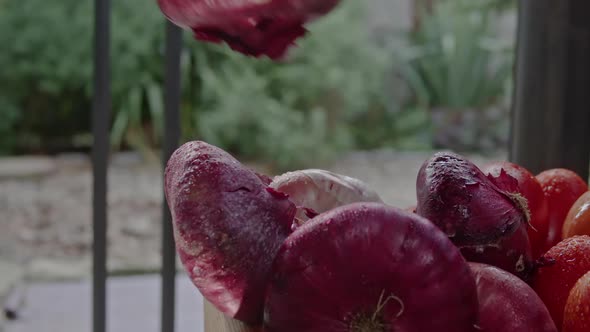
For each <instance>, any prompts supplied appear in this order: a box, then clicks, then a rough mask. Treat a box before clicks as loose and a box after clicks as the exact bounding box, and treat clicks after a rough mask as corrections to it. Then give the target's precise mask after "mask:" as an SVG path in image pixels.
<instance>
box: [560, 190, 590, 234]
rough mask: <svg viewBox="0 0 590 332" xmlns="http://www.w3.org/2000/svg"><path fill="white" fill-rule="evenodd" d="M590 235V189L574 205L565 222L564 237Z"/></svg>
mask: <svg viewBox="0 0 590 332" xmlns="http://www.w3.org/2000/svg"><path fill="white" fill-rule="evenodd" d="M574 235H590V191H587V192H586V193H584V195H582V196H580V198H578V200H577V201H576V202H575V203H574V205H572V208H571V209H570V211H569V213H568V214H567V217H566V218H565V222H564V223H563V230H562V235H561V236H562V237H563V238H564V239H566V238H568V237H572V236H574Z"/></svg>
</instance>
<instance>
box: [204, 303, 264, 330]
mask: <svg viewBox="0 0 590 332" xmlns="http://www.w3.org/2000/svg"><path fill="white" fill-rule="evenodd" d="M205 332H262V329H260V328H252V327H248V326H247V325H245V324H244V323H241V322H239V321H236V320H234V319H230V318H227V317H225V316H224V315H223V314H222V313H220V312H219V311H218V310H217V309H215V307H213V305H211V304H210V303H209V302H208V301H206V300H205Z"/></svg>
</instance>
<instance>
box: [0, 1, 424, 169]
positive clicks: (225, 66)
mask: <svg viewBox="0 0 590 332" xmlns="http://www.w3.org/2000/svg"><path fill="white" fill-rule="evenodd" d="M2 6H3V8H2V10H1V11H0V42H1V43H2V44H3V45H5V46H6V47H5V49H4V50H3V52H1V53H0V65H2V66H3V68H5V70H4V71H2V72H1V73H0V88H1V89H0V97H1V98H0V100H1V101H2V103H1V104H0V105H2V109H1V110H0V112H2V113H1V114H2V116H3V117H9V116H10V119H11V120H12V121H8V120H7V121H3V123H4V124H6V125H5V126H4V127H6V128H7V129H5V128H4V127H1V128H0V135H2V136H1V137H2V138H4V137H13V138H14V137H16V139H15V140H13V143H15V142H16V141H18V142H20V143H21V144H22V143H23V142H25V143H24V144H25V145H27V148H29V149H30V148H31V146H33V147H37V146H38V147H39V148H47V145H48V144H57V145H59V147H61V145H60V144H62V143H63V144H67V143H64V142H68V143H71V141H72V137H77V136H80V135H82V137H84V136H83V135H84V134H86V133H88V131H89V125H90V117H89V115H90V109H91V99H90V98H91V88H92V85H91V84H92V37H93V33H92V32H93V30H92V29H93V25H92V17H93V15H92V7H91V4H90V3H89V2H79V1H74V0H64V1H61V2H60V3H59V4H55V3H50V2H46V1H42V0H28V1H26V2H20V1H18V0H4V2H2ZM113 6H114V8H113V16H112V50H111V54H112V65H113V70H112V84H113V86H112V95H113V127H112V131H111V140H112V143H113V146H115V147H125V146H131V147H133V148H137V149H141V150H142V151H150V148H151V147H155V146H158V144H159V142H160V139H161V135H162V118H163V112H164V109H163V108H164V107H163V96H162V85H163V51H164V43H163V42H164V40H163V31H164V19H163V17H162V15H161V13H160V12H159V10H158V8H157V6H155V5H152V6H146V5H145V4H144V3H143V2H142V1H140V0H129V1H118V2H114V3H113ZM363 10H364V5H362V4H361V3H359V2H356V1H346V2H345V3H343V5H342V6H340V8H338V9H337V10H336V11H335V12H334V13H332V14H331V15H329V16H328V17H326V18H324V19H322V20H319V21H318V22H317V23H314V24H312V25H311V26H310V27H309V28H310V33H309V35H308V38H306V39H304V40H300V41H299V43H300V47H298V48H294V49H293V50H292V54H291V56H290V57H289V59H288V60H287V61H285V62H283V63H273V62H271V61H269V60H264V59H251V58H247V57H244V56H242V55H240V54H236V53H234V52H231V51H229V50H228V48H227V47H224V46H221V45H212V44H205V43H200V42H196V41H194V40H193V39H192V37H191V36H190V35H189V34H188V33H187V34H186V42H185V48H184V50H183V57H182V73H183V78H182V79H183V99H182V110H181V111H182V136H183V139H184V140H189V139H195V138H200V139H204V140H207V141H209V142H212V143H214V144H218V145H219V146H221V147H223V148H225V149H227V150H229V151H231V152H234V153H236V154H239V155H240V156H242V157H244V158H252V159H262V160H265V161H270V162H272V163H274V164H275V166H277V167H280V168H293V167H296V166H298V165H302V164H304V163H305V162H306V161H311V160H313V161H318V160H320V159H323V158H329V157H331V156H332V155H333V154H335V153H338V152H340V151H343V150H346V149H351V148H357V147H360V148H371V147H377V146H383V145H396V144H403V139H404V138H407V137H408V134H409V133H410V134H411V132H412V130H408V128H409V127H411V126H408V125H404V122H407V123H408V124H411V125H413V126H415V127H416V131H415V132H419V131H420V130H421V129H422V128H420V126H421V125H423V124H424V122H425V120H426V118H425V117H424V116H422V115H420V114H419V115H418V116H416V115H415V112H405V113H404V112H398V110H397V109H393V108H392V107H391V105H394V104H396V103H395V101H391V100H387V97H386V95H387V94H386V89H385V87H384V86H385V85H384V80H385V78H386V76H387V73H389V72H391V63H392V62H393V61H392V57H391V51H390V50H387V49H385V48H382V47H379V46H377V45H376V44H375V43H374V42H373V41H372V40H371V36H370V31H369V30H368V28H367V24H366V20H365V17H364V15H363ZM343 32H346V33H343ZM15 36H18V37H17V38H15ZM15 115H19V116H20V121H17V120H18V118H17V117H16V116H15ZM400 128H403V129H404V130H399V129H400ZM9 129H10V130H12V132H10V131H9ZM68 140H69V141H68ZM3 141H4V142H9V141H8V140H7V139H3ZM55 142H57V143H55ZM84 142H86V141H84ZM7 147H8V146H7Z"/></svg>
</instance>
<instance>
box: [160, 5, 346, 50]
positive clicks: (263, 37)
mask: <svg viewBox="0 0 590 332" xmlns="http://www.w3.org/2000/svg"><path fill="white" fill-rule="evenodd" d="M339 2H340V0H158V4H159V6H160V9H161V10H162V12H163V13H164V14H165V15H166V16H167V17H168V18H169V19H170V20H171V21H172V22H174V23H175V24H177V25H179V26H181V27H183V28H186V29H191V30H192V31H193V32H194V35H195V38H196V39H199V40H203V41H209V42H225V43H227V44H228V45H229V46H230V47H231V48H232V49H234V50H236V51H238V52H241V53H244V54H246V55H250V56H254V57H260V56H263V55H266V56H268V57H269V58H271V59H279V58H281V57H283V56H284V55H285V53H286V51H287V49H288V48H289V47H290V46H291V45H293V44H294V41H295V40H296V39H297V38H299V37H301V36H303V35H304V34H305V33H306V30H305V28H304V25H305V24H306V23H307V22H309V21H311V20H313V19H315V18H317V17H319V16H322V15H325V14H327V13H328V12H330V11H331V10H332V9H333V8H334V7H335V6H336V5H337V4H338V3H339Z"/></svg>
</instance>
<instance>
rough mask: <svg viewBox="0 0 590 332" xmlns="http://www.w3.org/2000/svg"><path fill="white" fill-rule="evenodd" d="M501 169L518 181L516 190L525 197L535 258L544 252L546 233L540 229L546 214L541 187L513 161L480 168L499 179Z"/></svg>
mask: <svg viewBox="0 0 590 332" xmlns="http://www.w3.org/2000/svg"><path fill="white" fill-rule="evenodd" d="M502 170H504V171H505V172H506V173H507V174H508V175H510V176H511V177H513V178H515V179H516V181H518V187H517V190H518V192H519V193H520V194H521V195H522V196H524V198H526V199H527V202H528V208H529V211H530V213H531V220H530V225H532V227H527V232H528V236H529V241H530V243H531V249H532V256H533V258H534V259H537V258H539V256H541V255H542V254H543V253H544V252H545V251H541V247H542V244H543V243H544V242H545V237H546V234H547V233H546V231H545V232H542V231H541V230H543V229H547V215H548V209H547V201H546V200H545V195H544V194H543V188H542V187H541V184H540V183H539V181H538V180H537V178H535V176H534V175H533V174H532V173H531V172H529V171H528V170H527V169H526V168H524V167H522V166H520V165H517V164H514V163H510V162H507V161H499V162H493V163H490V164H487V165H485V166H484V167H483V168H482V171H483V172H484V173H486V174H488V176H492V177H494V178H495V179H501V174H502ZM496 184H498V186H499V187H500V189H502V190H507V191H513V190H508V189H507V188H506V186H502V184H501V183H496Z"/></svg>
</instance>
